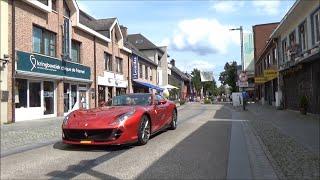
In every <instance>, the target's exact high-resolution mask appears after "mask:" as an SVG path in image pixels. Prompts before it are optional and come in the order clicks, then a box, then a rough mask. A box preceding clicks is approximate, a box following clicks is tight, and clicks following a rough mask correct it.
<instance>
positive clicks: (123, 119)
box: [111, 109, 136, 126]
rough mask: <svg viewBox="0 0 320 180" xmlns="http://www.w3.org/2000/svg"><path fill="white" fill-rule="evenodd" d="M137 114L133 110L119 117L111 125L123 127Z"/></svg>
mask: <svg viewBox="0 0 320 180" xmlns="http://www.w3.org/2000/svg"><path fill="white" fill-rule="evenodd" d="M135 112H136V110H135V109H132V110H131V111H129V112H127V113H125V114H122V115H121V116H119V117H118V118H117V120H116V121H114V122H113V123H111V125H120V126H123V124H124V123H125V122H126V120H127V119H129V118H130V117H131V116H132V115H133V114H134V113H135Z"/></svg>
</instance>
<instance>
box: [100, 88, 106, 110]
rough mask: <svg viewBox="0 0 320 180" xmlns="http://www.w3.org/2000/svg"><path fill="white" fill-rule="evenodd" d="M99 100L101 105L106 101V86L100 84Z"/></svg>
mask: <svg viewBox="0 0 320 180" xmlns="http://www.w3.org/2000/svg"><path fill="white" fill-rule="evenodd" d="M98 102H99V106H100V105H102V103H105V102H106V87H105V86H98Z"/></svg>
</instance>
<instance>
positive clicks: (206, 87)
mask: <svg viewBox="0 0 320 180" xmlns="http://www.w3.org/2000/svg"><path fill="white" fill-rule="evenodd" d="M203 92H204V94H208V95H209V96H211V95H216V94H217V83H216V81H215V80H214V79H213V81H208V82H203Z"/></svg>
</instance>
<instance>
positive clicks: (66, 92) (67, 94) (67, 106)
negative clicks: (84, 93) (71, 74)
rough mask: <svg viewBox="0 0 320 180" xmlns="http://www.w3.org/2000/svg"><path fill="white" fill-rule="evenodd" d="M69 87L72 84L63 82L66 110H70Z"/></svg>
mask: <svg viewBox="0 0 320 180" xmlns="http://www.w3.org/2000/svg"><path fill="white" fill-rule="evenodd" d="M69 88H70V84H69V83H64V84H63V101H64V112H68V111H69V107H70V103H69V102H70V97H69Z"/></svg>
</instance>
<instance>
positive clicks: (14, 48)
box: [11, 0, 16, 123]
mask: <svg viewBox="0 0 320 180" xmlns="http://www.w3.org/2000/svg"><path fill="white" fill-rule="evenodd" d="M11 18H12V19H11V21H12V29H11V30H12V32H11V34H12V40H11V43H12V69H11V79H12V81H11V87H12V88H11V96H12V98H11V99H12V102H11V108H12V119H11V122H12V123H14V122H15V107H16V106H15V71H16V45H15V44H16V33H15V31H16V19H15V18H16V13H15V0H12V16H11Z"/></svg>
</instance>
